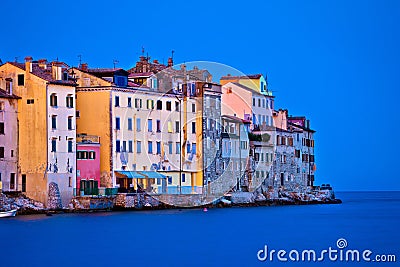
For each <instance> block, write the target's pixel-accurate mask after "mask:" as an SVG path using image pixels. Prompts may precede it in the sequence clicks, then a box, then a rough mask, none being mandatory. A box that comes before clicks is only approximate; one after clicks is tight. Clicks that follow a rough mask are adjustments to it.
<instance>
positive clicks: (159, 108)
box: [157, 100, 162, 110]
mask: <svg viewBox="0 0 400 267" xmlns="http://www.w3.org/2000/svg"><path fill="white" fill-rule="evenodd" d="M157 110H162V101H161V100H157Z"/></svg>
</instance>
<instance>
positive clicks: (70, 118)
mask: <svg viewBox="0 0 400 267" xmlns="http://www.w3.org/2000/svg"><path fill="white" fill-rule="evenodd" d="M68 130H72V116H69V117H68Z"/></svg>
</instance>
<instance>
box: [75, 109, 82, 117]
mask: <svg viewBox="0 0 400 267" xmlns="http://www.w3.org/2000/svg"><path fill="white" fill-rule="evenodd" d="M75 116H76V117H77V118H80V117H81V112H80V111H79V110H77V111H76V112H75Z"/></svg>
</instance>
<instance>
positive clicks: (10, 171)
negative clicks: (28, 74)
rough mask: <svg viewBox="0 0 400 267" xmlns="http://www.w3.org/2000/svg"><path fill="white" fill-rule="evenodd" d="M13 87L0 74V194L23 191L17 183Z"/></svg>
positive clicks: (16, 113)
mask: <svg viewBox="0 0 400 267" xmlns="http://www.w3.org/2000/svg"><path fill="white" fill-rule="evenodd" d="M3 86H4V87H3ZM13 86H14V84H13V80H12V79H11V78H6V79H4V77H1V74H0V192H2V191H3V192H9V191H25V188H22V184H20V183H18V99H19V97H18V96H16V95H15V94H13ZM24 186H25V184H24Z"/></svg>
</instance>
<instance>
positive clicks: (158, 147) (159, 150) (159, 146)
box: [156, 142, 161, 154]
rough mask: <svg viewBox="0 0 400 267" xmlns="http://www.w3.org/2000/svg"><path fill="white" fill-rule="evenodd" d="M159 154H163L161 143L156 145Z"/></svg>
mask: <svg viewBox="0 0 400 267" xmlns="http://www.w3.org/2000/svg"><path fill="white" fill-rule="evenodd" d="M156 148H157V154H161V142H157V143H156Z"/></svg>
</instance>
